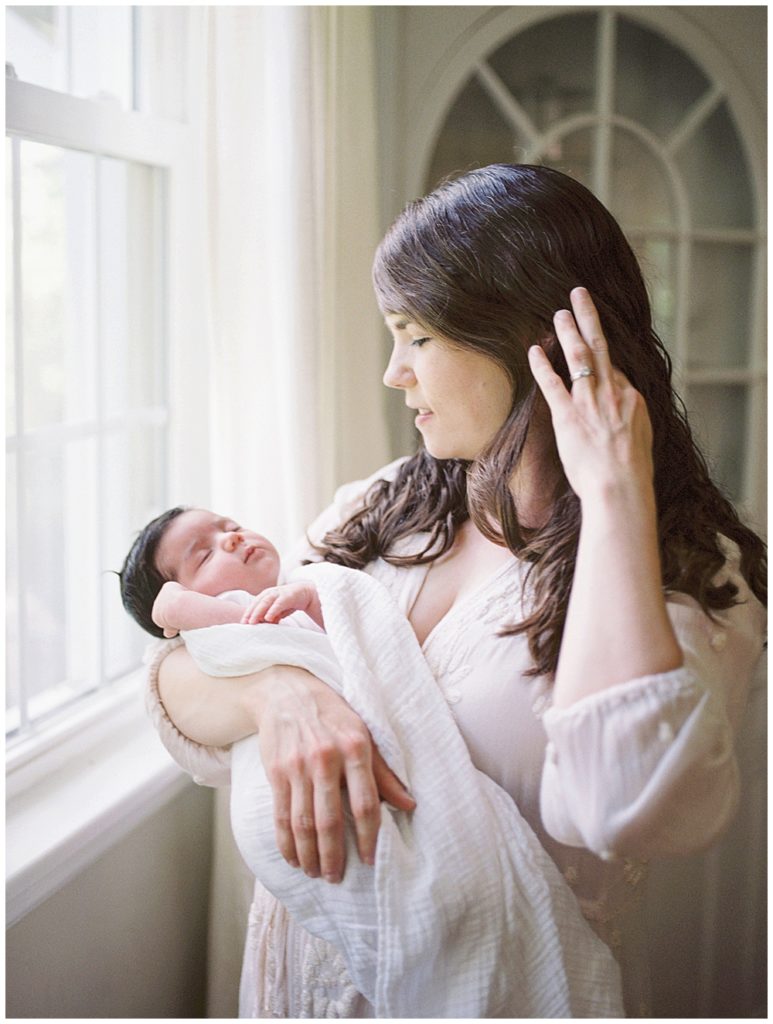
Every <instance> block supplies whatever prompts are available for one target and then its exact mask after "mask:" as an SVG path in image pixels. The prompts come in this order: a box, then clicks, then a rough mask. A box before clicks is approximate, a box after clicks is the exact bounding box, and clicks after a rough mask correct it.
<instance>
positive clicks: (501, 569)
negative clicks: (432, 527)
mask: <svg viewBox="0 0 773 1024" xmlns="http://www.w3.org/2000/svg"><path fill="white" fill-rule="evenodd" d="M520 562H521V559H519V558H518V557H517V556H516V555H513V556H512V557H511V558H509V559H508V560H507V561H505V562H503V563H502V565H500V566H498V567H497V568H496V569H495V570H494V572H493V573H492V574H491V575H490V576H488V577H487V578H486V579H484V580H482V581H481V582H480V583H479V584H478V586H477V587H473V589H472V590H470V591H468V592H467V593H466V594H465V595H464V596H463V597H461V598H460V599H459V600H457V601H454V603H453V604H452V605H451V607H450V608H449V609H448V611H447V612H446V613H445V615H442V616H441V617H440V618H439V619H438V620H437V622H436V623H435V625H434V626H433V627H432V629H431V630H430V631H429V633H427V635H426V636H425V637H424V641H423V642H422V643H420V644H419V646H420V648H421V651H422V653H423V654H426V652H427V648H428V647H429V645H430V644H431V643H432V641H433V640H434V638H435V637H436V635H437V634H438V633H439V632H442V630H443V629H444V628H445V626H446V625H447V624H448V623H449V622H453V620H454V619H455V618H456V617H457V616H458V614H459V613H460V612H462V611H464V610H465V609H466V608H467V607H468V606H469V605H470V604H472V603H473V602H474V601H476V600H479V599H480V597H481V596H482V595H483V594H485V592H486V591H487V590H488V589H489V588H490V587H492V586H493V585H494V584H495V583H496V582H498V581H499V579H500V577H502V576H504V575H505V573H507V572H510V571H511V570H512V569H513V567H514V566H516V565H520ZM421 568H422V569H423V570H424V574H423V577H422V581H421V584H420V586H419V587H418V588H417V590H416V594H415V595H414V598H413V601H412V602H411V606H410V608H409V609H408V613H407V618H408V621H409V622H410V615H411V612H412V611H413V606H414V604H415V603H416V601H417V600H418V597H419V594H420V593H421V590H422V588H423V587H424V583H425V581H426V579H427V576H428V574H429V572H430V570H431V568H432V563H431V562H430V563H428V564H427V565H424V566H421ZM417 640H418V637H417Z"/></svg>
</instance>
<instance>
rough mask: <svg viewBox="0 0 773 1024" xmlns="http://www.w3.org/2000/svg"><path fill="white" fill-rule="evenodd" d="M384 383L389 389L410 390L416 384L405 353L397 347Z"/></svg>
mask: <svg viewBox="0 0 773 1024" xmlns="http://www.w3.org/2000/svg"><path fill="white" fill-rule="evenodd" d="M383 381H384V384H386V386H387V387H388V388H410V387H413V385H414V384H415V383H416V377H415V376H414V373H413V368H412V367H411V365H410V363H409V362H408V361H407V359H406V355H405V352H404V351H403V350H401V349H399V348H398V347H397V346H395V347H394V349H393V350H392V355H391V356H390V359H389V362H388V363H387V368H386V370H385V372H384V376H383Z"/></svg>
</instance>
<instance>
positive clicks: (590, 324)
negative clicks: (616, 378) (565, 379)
mask: <svg viewBox="0 0 773 1024" xmlns="http://www.w3.org/2000/svg"><path fill="white" fill-rule="evenodd" d="M569 298H570V300H571V303H572V312H573V313H574V316H572V315H571V314H570V313H568V311H566V310H563V311H561V312H565V313H566V314H567V315H566V317H565V318H564V319H563V324H564V325H565V335H566V344H565V343H564V339H563V338H562V337H561V336H559V339H558V340H559V342H561V346H562V348H563V349H564V354H565V355H566V361H567V364H568V365H569V369H570V372H571V373H576V372H578V371H579V370H580V369H582V368H583V367H586V366H587V367H590V369H592V370H593V372H594V375H595V377H596V380H597V381H599V382H605V381H607V380H609V379H610V378H611V375H612V364H611V362H610V360H609V346H608V345H607V339H606V338H605V337H604V330H603V328H602V326H601V320H600V319H599V314H598V311H597V309H596V306H595V304H594V302H593V299H592V298H591V296H590V292H589V291H588V289H587V288H573V289H572V291H571V292H570V294H569ZM567 349H569V351H567ZM570 352H571V358H572V362H570V361H569V360H570V354H569V353H570ZM573 363H574V364H575V365H574V366H573ZM581 379H582V378H581ZM586 379H590V378H586Z"/></svg>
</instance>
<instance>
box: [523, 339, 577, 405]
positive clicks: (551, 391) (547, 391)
mask: <svg viewBox="0 0 773 1024" xmlns="http://www.w3.org/2000/svg"><path fill="white" fill-rule="evenodd" d="M528 358H529V366H530V368H531V372H532V373H533V375H534V379H535V380H536V382H537V386H538V387H539V389H540V391H541V392H542V396H543V398H544V399H545V401H546V402H547V403H548V406H549V408H550V412H551V415H552V416H553V419H554V420H555V418H556V416H557V415H559V414H560V413H561V412H566V411H567V410H569V409H570V408H571V405H572V399H571V396H570V394H569V392H568V391H567V390H566V388H565V387H564V382H563V381H562V380H561V378H560V377H559V376H558V374H557V373H556V371H555V370H554V369H553V366H552V364H551V362H550V360H549V359H548V357H547V355H546V354H545V352H544V351H543V350H542V349H541V348H540V346H539V345H532V346H531V348H530V349H529V351H528Z"/></svg>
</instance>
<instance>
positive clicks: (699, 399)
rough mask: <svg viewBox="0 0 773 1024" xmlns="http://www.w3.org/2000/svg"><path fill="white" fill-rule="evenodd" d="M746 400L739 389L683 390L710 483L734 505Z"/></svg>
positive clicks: (701, 387)
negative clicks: (705, 459)
mask: <svg viewBox="0 0 773 1024" xmlns="http://www.w3.org/2000/svg"><path fill="white" fill-rule="evenodd" d="M747 400H748V395H747V391H746V388H745V387H742V386H739V385H725V384H692V385H690V387H689V388H688V390H687V412H688V416H689V421H690V426H691V427H692V429H693V432H694V434H695V436H696V438H697V440H698V443H699V445H700V447H701V449H702V451H703V452H704V454H705V455H706V457H707V459H708V462H709V467H710V469H711V475H712V479H713V480H714V482H715V483H717V484H718V485H719V486H720V487H721V488H722V489H723V490H724V492H725V494H726V495H727V496H728V497H729V498H730V499H731V501H734V502H739V501H741V500H742V498H743V471H744V450H745V447H746V446H745V438H746V407H747Z"/></svg>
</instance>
